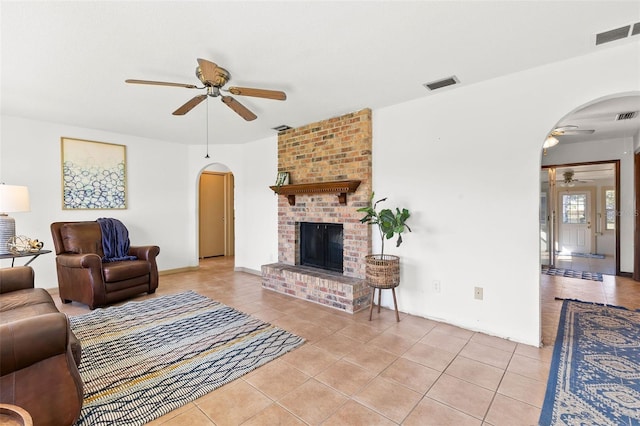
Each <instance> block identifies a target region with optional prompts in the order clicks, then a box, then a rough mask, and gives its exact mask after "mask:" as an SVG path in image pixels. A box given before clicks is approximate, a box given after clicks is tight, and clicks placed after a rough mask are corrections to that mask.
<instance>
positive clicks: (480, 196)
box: [373, 43, 640, 344]
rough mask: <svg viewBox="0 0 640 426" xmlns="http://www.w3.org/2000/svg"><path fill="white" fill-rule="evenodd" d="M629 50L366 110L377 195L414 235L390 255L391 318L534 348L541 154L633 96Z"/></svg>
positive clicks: (632, 48)
mask: <svg viewBox="0 0 640 426" xmlns="http://www.w3.org/2000/svg"><path fill="white" fill-rule="evenodd" d="M638 47H639V44H638V43H634V44H631V45H629V44H627V45H623V46H619V47H614V48H610V49H603V50H599V51H598V52H596V53H594V54H592V55H588V56H583V57H580V58H575V59H572V60H567V61H563V62H561V63H556V64H551V65H548V66H544V67H540V68H537V69H533V70H529V71H526V72H521V73H518V74H513V75H510V76H507V77H504V78H500V79H496V80H492V81H487V82H484V83H480V84H476V85H471V86H467V87H464V86H461V87H459V88H456V89H454V90H449V91H444V92H442V93H434V94H432V95H431V96H425V98H423V99H419V100H416V101H413V102H408V103H404V104H401V105H395V106H391V107H388V108H383V109H378V110H375V111H374V115H373V172H374V175H373V183H374V185H373V187H374V190H375V191H376V193H377V194H378V195H380V196H387V197H389V201H388V202H387V203H388V205H389V207H393V206H396V205H397V206H404V207H407V208H409V210H410V211H411V212H412V218H411V219H410V222H409V223H410V225H411V226H412V228H413V233H411V234H408V235H407V236H406V238H405V239H404V240H405V242H404V244H403V245H402V246H401V247H400V248H399V249H393V248H390V249H389V251H390V252H395V253H396V254H399V255H400V256H401V257H402V278H401V284H400V287H399V288H398V296H399V307H400V310H402V311H405V312H409V313H412V314H416V315H420V316H424V317H430V318H435V319H442V320H444V321H446V322H449V323H453V324H457V325H460V326H463V327H466V328H470V329H475V330H480V331H485V332H487V333H489V334H494V335H498V336H501V337H506V338H510V339H513V340H516V341H521V342H525V343H529V344H538V343H539V341H540V307H539V299H540V293H539V286H540V267H539V256H540V252H539V220H538V211H539V210H538V209H539V193H540V185H539V180H540V165H541V164H540V161H541V147H542V143H543V141H544V138H545V136H546V135H547V134H548V132H549V131H550V130H551V129H552V128H553V126H554V125H555V123H556V122H557V121H558V120H560V119H561V118H562V117H563V116H564V115H566V114H567V112H569V111H572V110H573V109H575V108H576V107H578V106H580V105H583V104H585V103H587V102H590V101H591V100H593V99H598V98H600V97H603V96H606V95H609V94H612V93H622V92H627V91H637V90H638V89H640V80H639V79H638V75H640V69H639V64H640V61H639V58H640V54H639V48H638ZM459 77H460V79H461V80H462V82H464V76H463V75H461V76H459ZM558 94H561V96H558ZM625 179H629V177H628V176H625ZM626 231H627V232H628V231H629V230H628V229H627V230H626ZM629 235H631V232H630V233H629ZM627 261H628V259H626V260H625V262H627ZM434 280H438V281H440V285H441V291H440V292H439V293H437V292H435V290H434V286H433V281H434ZM475 286H480V287H483V288H484V300H483V301H478V300H475V299H474V287H475ZM385 297H386V303H387V305H388V306H390V301H389V296H388V295H387V296H385Z"/></svg>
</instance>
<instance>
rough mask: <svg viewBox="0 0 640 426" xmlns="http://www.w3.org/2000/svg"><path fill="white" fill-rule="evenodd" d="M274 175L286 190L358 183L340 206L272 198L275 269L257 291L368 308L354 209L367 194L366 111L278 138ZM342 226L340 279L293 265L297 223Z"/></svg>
mask: <svg viewBox="0 0 640 426" xmlns="http://www.w3.org/2000/svg"><path fill="white" fill-rule="evenodd" d="M278 171H280V172H289V176H290V183H291V184H302V183H318V182H333V181H342V180H359V181H361V183H360V186H359V187H358V189H357V190H356V191H355V192H354V193H351V194H349V196H348V197H347V203H346V205H342V204H340V203H339V201H338V198H337V197H336V194H330V193H326V194H325V193H322V194H298V195H296V201H295V205H293V206H292V205H289V202H288V200H287V197H286V196H283V195H279V196H278V263H274V264H270V265H263V266H262V286H263V288H265V289H269V290H273V291H277V292H280V293H284V294H288V295H291V296H294V297H298V298H301V299H305V300H309V301H311V302H315V303H319V304H322V305H325V306H330V307H333V308H336V309H340V310H343V311H345V312H349V313H354V312H357V311H359V310H361V309H364V308H366V307H368V306H369V299H370V297H371V293H370V289H369V287H368V286H367V285H366V283H365V281H364V278H365V263H364V257H365V256H366V255H367V254H369V253H370V248H371V229H370V227H369V226H368V225H364V224H362V223H360V218H361V217H362V216H363V215H362V213H358V212H357V209H358V208H360V207H363V206H365V205H367V203H368V201H369V196H370V194H371V110H369V109H364V110H361V111H358V112H354V113H351V114H346V115H343V116H341V117H336V118H331V119H328V120H324V121H321V122H318V123H313V124H309V125H306V126H303V127H299V128H296V129H291V130H287V131H285V132H282V133H280V134H279V136H278ZM300 222H322V223H342V224H343V233H344V241H343V246H344V260H343V273H342V274H340V273H335V272H329V271H323V270H320V269H316V268H310V267H306V266H301V265H299V262H300V254H299V250H298V241H299V223H300Z"/></svg>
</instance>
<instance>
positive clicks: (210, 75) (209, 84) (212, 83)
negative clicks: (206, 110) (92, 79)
mask: <svg viewBox="0 0 640 426" xmlns="http://www.w3.org/2000/svg"><path fill="white" fill-rule="evenodd" d="M196 76H197V77H198V79H199V80H200V81H201V82H202V84H203V85H204V86H202V87H198V86H196V85H193V84H183V83H169V82H164V81H152V80H133V79H128V80H125V82H126V83H132V84H150V85H155V86H171V87H184V88H186V89H200V90H202V89H206V91H207V93H206V94H203V95H197V96H195V97H193V98H191V99H190V100H188V101H187V102H186V103H185V104H184V105H182V106H181V107H179V108H178V109H177V110H175V111H174V112H173V115H184V114H186V113H188V112H189V111H191V110H192V109H193V108H195V107H196V106H197V105H198V104H200V103H201V102H202V101H204V100H205V99H207V97H209V96H211V97H213V98H216V97H220V100H221V101H222V102H223V103H224V104H225V105H227V106H228V107H229V108H231V109H232V110H233V111H235V112H236V113H237V114H238V115H240V117H242V118H244V119H245V120H247V121H252V120H255V119H256V118H257V116H256V115H255V114H254V113H253V112H251V110H249V109H248V108H247V107H245V106H244V105H242V104H241V103H240V102H238V101H237V100H236V99H235V98H233V97H232V96H225V95H223V94H221V93H220V91H221V90H223V91H225V92H229V93H231V94H234V95H238V96H253V97H256V98H266V99H275V100H279V101H284V100H285V99H287V95H286V94H285V93H284V92H281V91H278V90H266V89H254V88H250V87H233V86H232V87H229V88H228V89H223V87H224V85H225V84H227V83H228V82H229V80H230V79H231V74H230V73H229V71H227V70H226V69H224V68H222V67H219V66H218V65H216V64H215V63H213V62H211V61H207V60H206V59H200V58H198V67H197V68H196Z"/></svg>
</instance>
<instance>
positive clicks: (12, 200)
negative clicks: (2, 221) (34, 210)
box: [0, 184, 31, 213]
mask: <svg viewBox="0 0 640 426" xmlns="http://www.w3.org/2000/svg"><path fill="white" fill-rule="evenodd" d="M30 210H31V207H30V206H29V188H27V187H26V186H17V185H5V184H0V213H11V212H28V211H30Z"/></svg>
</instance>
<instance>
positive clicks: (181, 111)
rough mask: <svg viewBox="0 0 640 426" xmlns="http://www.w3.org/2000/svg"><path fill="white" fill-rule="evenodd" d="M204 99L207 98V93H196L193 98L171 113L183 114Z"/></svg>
mask: <svg viewBox="0 0 640 426" xmlns="http://www.w3.org/2000/svg"><path fill="white" fill-rule="evenodd" d="M205 99H207V95H198V96H196V97H194V98H191V99H190V100H189V101H188V102H187V103H186V104H184V105H182V106H181V107H180V108H178V109H177V110H175V111H173V115H185V114H186V113H188V112H189V111H191V110H192V109H194V108H195V107H196V106H197V105H198V104H199V103H200V102H202V101H204V100H205Z"/></svg>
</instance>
